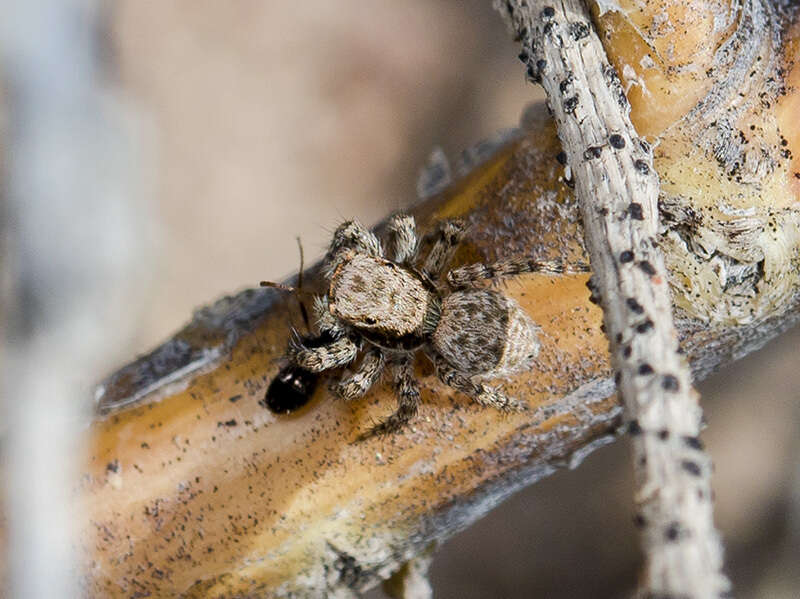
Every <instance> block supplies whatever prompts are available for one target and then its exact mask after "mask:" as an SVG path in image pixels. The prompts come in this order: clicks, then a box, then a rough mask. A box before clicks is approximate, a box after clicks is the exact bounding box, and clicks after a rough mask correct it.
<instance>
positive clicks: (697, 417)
mask: <svg viewBox="0 0 800 599" xmlns="http://www.w3.org/2000/svg"><path fill="white" fill-rule="evenodd" d="M552 4H553V5H552V6H551V5H550V3H549V2H545V1H542V2H527V1H525V0H520V1H518V0H508V1H503V2H497V3H496V6H497V7H498V8H499V9H500V10H501V12H503V13H504V15H505V17H506V19H507V20H508V22H509V24H510V25H511V27H512V29H513V31H514V32H515V33H516V35H517V36H518V37H519V38H520V39H521V43H522V47H523V55H524V59H525V61H526V62H527V66H528V69H529V72H530V73H533V75H534V78H535V79H536V80H537V81H538V82H540V83H541V84H542V86H543V87H544V89H545V91H546V93H547V98H548V102H549V106H550V108H551V111H552V113H553V116H554V118H555V121H556V125H557V128H558V134H559V137H560V139H561V142H562V145H563V147H564V150H565V152H566V155H567V161H568V164H569V165H570V167H571V169H572V174H573V176H574V178H575V183H576V196H577V199H578V201H579V204H580V206H581V213H582V215H583V224H584V229H585V233H586V240H587V246H588V250H589V255H590V256H591V262H592V270H593V271H594V275H593V276H592V290H593V293H594V294H595V298H596V299H597V300H599V301H600V303H601V304H602V306H603V312H604V317H605V318H604V322H605V327H606V330H607V332H608V337H609V341H610V346H611V354H612V356H613V360H612V362H613V364H614V369H615V371H616V375H615V380H616V381H617V386H618V388H619V389H620V391H621V394H622V399H623V403H624V405H625V412H626V416H627V418H628V420H629V422H630V425H629V430H630V432H631V434H632V437H633V444H632V445H633V463H634V472H635V479H636V485H637V488H636V492H635V496H634V499H635V502H636V504H637V510H638V512H639V513H638V516H637V519H638V522H639V523H641V526H642V540H643V544H644V551H645V557H646V559H645V576H644V581H643V588H642V590H641V593H642V595H643V596H644V595H646V596H653V595H657V596H660V595H667V596H685V597H718V596H720V595H721V594H722V593H723V592H725V591H727V590H729V588H730V583H729V582H728V580H727V579H726V578H725V576H724V575H723V574H722V546H721V543H720V540H719V535H718V533H717V531H716V529H715V527H714V522H713V510H712V501H711V497H712V494H711V461H710V459H709V458H708V456H707V455H706V454H705V453H704V452H703V450H702V446H701V444H700V442H699V440H698V436H699V434H700V424H701V417H702V413H701V411H700V407H699V404H698V399H699V396H698V394H697V392H696V391H695V390H694V388H693V387H692V383H691V377H690V374H689V367H688V364H687V363H686V361H685V360H684V359H683V357H681V356H680V355H679V353H678V351H679V347H678V339H677V331H676V329H675V326H674V324H673V320H672V309H671V297H670V292H669V287H668V285H667V281H668V276H667V270H666V268H665V266H664V259H663V256H662V254H661V250H660V248H659V245H658V240H657V236H658V229H659V226H658V220H659V218H658V205H657V201H658V194H659V186H658V177H657V175H656V173H655V172H654V170H653V163H652V153H651V150H650V145H649V144H648V143H647V142H646V141H645V140H643V139H642V138H640V137H639V135H638V134H637V132H636V130H635V129H634V127H633V124H632V123H631V121H630V118H629V116H628V115H629V110H630V106H629V104H628V102H627V99H626V98H625V94H624V92H623V90H622V86H621V84H620V81H619V78H618V77H617V74H616V72H615V71H614V69H613V68H612V67H611V65H610V64H609V63H608V60H607V59H606V56H605V51H604V49H603V46H602V44H601V43H600V39H599V38H598V37H597V35H596V33H595V32H594V29H593V27H592V25H591V18H590V15H589V11H588V8H586V6H585V5H584V4H583V3H582V2H581V1H580V0H564V1H563V2H553V3H552Z"/></svg>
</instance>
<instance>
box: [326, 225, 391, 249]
mask: <svg viewBox="0 0 800 599" xmlns="http://www.w3.org/2000/svg"><path fill="white" fill-rule="evenodd" d="M342 249H353V250H355V251H357V252H360V253H362V254H367V255H369V256H375V257H376V258H377V257H380V256H383V248H382V247H381V242H380V241H379V240H378V238H377V237H375V235H373V234H372V232H371V231H369V230H368V229H366V228H365V227H364V225H362V224H361V223H359V222H358V221H355V220H350V221H347V222H345V223H342V224H341V225H339V227H338V228H337V229H336V231H335V232H334V233H333V241H332V242H331V247H330V249H329V250H328V253H329V255H333V254H336V253H337V252H338V251H339V250H342Z"/></svg>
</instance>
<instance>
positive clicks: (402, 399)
mask: <svg viewBox="0 0 800 599" xmlns="http://www.w3.org/2000/svg"><path fill="white" fill-rule="evenodd" d="M391 370H392V377H393V379H394V386H395V392H396V393H397V411H396V412H395V413H394V414H392V415H391V416H389V418H387V419H386V420H384V421H383V422H381V423H380V424H378V425H377V426H374V427H372V428H371V429H370V430H368V431H367V432H365V433H362V434H361V435H359V437H358V438H357V439H356V441H364V440H366V439H369V438H370V437H375V436H377V435H388V434H391V433H396V432H398V431H400V430H402V429H403V428H404V427H405V426H406V425H407V424H408V423H409V421H410V420H411V419H412V418H413V417H414V416H415V415H416V414H417V410H418V409H419V385H418V384H417V381H416V379H415V378H414V369H413V368H412V362H411V358H410V357H409V356H404V357H403V358H399V359H398V360H397V361H396V362H393V363H392V364H391Z"/></svg>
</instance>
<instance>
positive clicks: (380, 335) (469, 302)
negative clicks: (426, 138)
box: [287, 214, 588, 440]
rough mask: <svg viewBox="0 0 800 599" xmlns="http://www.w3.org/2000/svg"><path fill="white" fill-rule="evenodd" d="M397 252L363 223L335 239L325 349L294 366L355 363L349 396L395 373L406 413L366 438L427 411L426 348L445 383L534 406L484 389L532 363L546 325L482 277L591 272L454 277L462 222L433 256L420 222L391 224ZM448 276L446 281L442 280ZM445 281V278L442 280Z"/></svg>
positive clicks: (322, 300)
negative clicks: (422, 385)
mask: <svg viewBox="0 0 800 599" xmlns="http://www.w3.org/2000/svg"><path fill="white" fill-rule="evenodd" d="M388 230H389V233H390V251H389V253H388V257H387V254H385V253H384V250H383V247H382V245H381V242H380V241H379V240H378V238H377V237H376V236H375V235H373V234H372V233H371V232H370V231H368V230H367V229H365V228H364V227H363V226H362V225H360V224H359V223H358V222H356V221H349V222H345V223H344V224H342V225H341V226H340V227H339V228H338V229H336V232H335V233H334V235H333V241H332V243H331V245H330V248H329V250H328V252H327V254H326V256H325V260H324V264H323V273H324V276H325V278H326V280H327V282H328V283H329V286H328V292H327V293H326V294H325V295H323V296H321V297H320V296H317V297H315V298H314V307H313V313H314V318H315V321H316V324H317V327H318V329H319V331H320V335H322V336H325V337H327V339H326V341H325V342H324V343H320V344H317V343H315V344H313V345H312V344H304V343H303V340H302V339H301V338H299V337H297V336H295V337H294V338H293V339H292V340H291V341H290V344H289V350H288V352H287V357H288V360H289V364H290V365H293V366H296V367H298V368H301V369H304V370H306V371H309V372H312V373H319V372H323V371H326V370H330V369H333V368H340V367H345V366H348V365H351V364H353V363H354V362H355V361H356V359H357V358H358V356H359V354H362V357H361V360H360V362H359V363H358V365H357V366H356V367H355V369H354V371H353V372H351V373H348V374H346V375H344V376H342V377H341V378H340V379H339V380H337V381H335V382H334V383H333V384H332V388H333V390H334V392H335V393H336V394H337V395H339V396H340V397H342V398H343V399H345V400H353V399H356V398H359V397H361V396H363V395H364V394H365V393H366V392H367V391H368V390H369V389H370V388H371V387H372V386H373V385H374V384H375V383H376V382H377V381H378V379H379V378H380V376H381V373H382V372H383V371H384V369H386V368H387V367H388V369H389V371H390V372H391V375H392V381H393V383H394V388H395V391H396V394H397V400H398V407H397V410H396V411H395V412H394V414H392V415H391V416H390V417H389V418H388V419H386V420H385V421H383V422H381V423H380V424H378V425H377V426H375V427H373V428H372V429H371V430H369V431H368V432H366V433H364V434H362V435H361V436H360V437H359V439H358V440H364V439H366V438H369V437H371V436H374V435H380V434H389V433H394V432H397V431H399V430H401V429H402V428H403V427H404V426H405V425H406V424H408V422H409V421H410V420H411V419H412V418H413V417H414V416H415V414H416V413H417V410H418V408H419V401H420V394H419V385H418V383H417V381H416V380H415V378H414V373H413V358H414V355H415V354H416V353H417V352H418V351H422V352H423V353H424V354H425V355H426V356H427V357H428V358H429V359H430V360H431V361H432V362H433V364H434V366H435V369H436V374H437V376H438V378H439V379H440V380H441V381H442V382H443V383H444V384H445V385H448V386H450V387H452V388H454V389H456V390H457V391H460V392H462V393H464V394H465V395H467V396H469V397H471V398H472V399H473V400H475V401H476V402H477V403H479V404H481V405H483V406H491V407H493V408H496V409H498V410H502V411H506V412H510V411H521V410H524V409H525V407H526V404H524V403H523V402H521V401H518V400H515V399H512V398H510V397H508V396H507V395H505V394H504V393H503V392H502V391H501V390H499V389H496V388H494V387H490V386H486V385H484V384H483V382H482V381H483V380H484V379H490V378H497V377H502V376H506V375H509V374H512V373H514V372H519V371H521V370H524V369H527V368H529V367H530V365H531V362H532V360H533V358H535V357H536V355H537V354H538V352H539V348H540V342H539V336H538V330H539V329H538V327H537V326H536V324H535V323H534V322H533V320H532V319H531V318H530V316H528V314H527V313H526V312H525V311H524V310H523V309H522V308H521V307H520V306H519V304H517V302H515V301H514V300H513V299H511V298H509V297H506V296H505V295H504V294H503V293H501V292H500V291H497V290H494V289H491V288H487V287H485V286H482V285H481V282H482V281H485V280H492V279H498V278H501V277H510V276H514V275H518V274H521V273H527V272H541V273H549V274H558V273H563V272H565V271H568V272H586V271H587V270H588V267H587V266H586V265H583V264H578V265H576V266H573V267H570V268H568V269H565V268H564V266H563V265H562V264H560V263H559V262H551V261H537V260H530V259H525V258H518V259H508V260H500V261H497V262H494V263H492V264H480V263H479V264H472V265H469V266H462V267H460V268H456V269H454V270H450V271H448V272H446V273H445V268H446V267H447V264H448V262H449V259H450V256H451V254H452V252H453V250H454V249H455V247H456V246H457V245H458V244H459V243H460V241H461V239H462V238H463V236H464V233H465V227H464V225H463V224H462V223H461V222H458V221H443V222H441V223H440V224H439V226H438V228H437V230H436V232H435V234H434V242H433V245H432V247H431V249H430V251H429V252H428V254H427V256H426V257H425V259H424V260H420V259H418V249H419V242H418V238H417V232H416V224H415V222H414V219H413V217H411V216H408V215H403V214H398V215H395V216H393V217H392V218H391V219H390V221H389V223H388ZM443 275H444V276H443ZM442 279H444V280H442Z"/></svg>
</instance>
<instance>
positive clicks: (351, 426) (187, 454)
mask: <svg viewBox="0 0 800 599" xmlns="http://www.w3.org/2000/svg"><path fill="white" fill-rule="evenodd" d="M542 108H543V107H542V106H538V107H535V108H534V110H532V111H531V112H530V113H529V116H530V117H531V118H529V120H528V123H527V126H526V130H525V131H524V132H521V133H518V134H517V135H516V137H514V138H513V139H511V140H509V141H507V142H505V143H504V144H503V145H501V146H500V147H498V148H496V150H495V152H494V154H493V155H492V157H491V158H490V159H489V160H488V161H487V162H486V163H485V164H483V165H482V166H480V167H477V168H474V169H473V170H472V172H471V174H470V175H469V176H468V177H467V178H466V179H464V180H462V181H460V182H458V183H457V184H456V185H455V186H452V187H451V188H449V189H448V191H447V192H445V193H444V194H443V195H440V196H437V197H435V198H432V199H430V200H428V201H426V202H425V203H424V204H421V205H419V206H418V207H417V208H415V209H414V210H413V213H414V215H415V216H416V217H417V219H418V221H419V222H420V226H421V227H422V228H423V230H425V229H429V228H430V226H431V224H432V223H433V222H434V221H436V220H438V219H441V218H447V217H451V216H462V217H464V218H467V219H468V220H469V221H470V222H471V223H472V225H473V226H472V229H471V234H470V237H469V238H468V240H467V242H466V244H465V246H464V247H463V248H462V250H461V251H460V252H459V254H458V255H457V257H456V259H457V261H459V262H467V261H472V260H475V259H486V260H489V259H493V258H496V257H499V256H502V255H504V256H510V255H516V254H520V253H522V252H523V251H524V250H525V248H536V251H537V252H539V254H540V255H541V257H542V258H544V257H550V256H564V257H565V258H567V259H568V260H577V259H580V258H581V257H582V252H583V250H582V245H581V243H582V241H581V240H582V231H581V228H580V224H579V222H580V213H579V210H578V207H577V204H575V202H574V201H573V200H572V198H571V192H570V189H569V187H568V186H567V185H565V184H564V182H563V179H562V178H561V174H562V173H563V169H562V167H561V165H560V164H559V163H558V161H557V159H556V156H557V154H558V152H559V147H560V146H559V142H558V139H557V137H556V135H555V131H554V129H553V128H552V125H551V124H550V123H549V122H548V120H547V119H546V116H545V115H544V113H543V110H542ZM314 272H315V271H314V269H312V270H311V271H310V272H309V273H308V274H309V276H310V280H312V285H313V278H314ZM585 282H586V277H559V278H550V277H542V276H528V277H522V278H520V280H519V281H513V282H511V283H509V285H508V288H507V291H508V293H509V294H511V295H512V296H514V297H515V298H516V299H518V300H519V301H520V302H521V303H522V305H523V306H524V307H525V308H526V310H528V311H529V312H530V314H531V316H532V317H533V318H534V319H535V320H536V321H537V322H538V323H540V324H541V326H542V338H543V342H544V346H543V348H542V352H541V354H540V356H541V357H540V360H539V363H538V365H537V369H536V371H535V372H532V373H530V374H527V375H522V376H519V377H517V378H515V379H514V380H513V381H510V382H508V383H507V384H506V388H507V390H508V391H510V392H511V393H512V394H515V395H517V396H520V397H525V398H526V399H527V400H528V402H529V403H530V405H531V406H532V408H533V409H532V411H531V413H530V414H528V415H514V416H507V417H506V416H502V415H499V414H497V413H495V412H492V411H487V410H485V409H480V408H478V407H476V406H474V405H472V404H471V403H470V402H469V401H468V400H466V399H465V398H463V397H461V396H459V395H458V394H454V393H452V392H451V391H450V390H448V389H447V388H443V387H441V386H440V385H439V384H438V383H437V382H436V381H435V378H434V377H433V376H432V372H431V369H430V367H429V366H428V365H427V363H426V362H425V361H424V360H420V361H419V363H418V368H417V373H418V375H419V376H420V378H421V380H422V383H423V391H422V397H423V407H422V409H421V413H420V416H419V418H418V419H417V421H416V422H415V425H414V426H413V428H412V429H411V430H409V431H408V432H407V433H405V434H403V435H398V436H395V437H392V438H390V439H387V440H383V441H379V440H376V441H374V442H371V443H368V444H362V445H351V444H350V443H349V442H350V441H351V440H352V439H354V438H355V436H356V435H357V434H358V433H359V432H361V431H363V430H364V429H365V428H367V427H369V426H370V424H371V423H372V422H374V421H375V420H377V419H379V418H381V417H382V416H385V415H386V414H387V413H388V412H389V411H391V409H392V407H393V405H394V398H393V397H392V393H391V390H390V389H388V388H385V387H383V388H381V389H378V390H377V391H376V392H375V393H373V394H371V395H370V396H369V398H367V399H366V400H364V401H362V402H356V403H349V404H343V403H342V402H338V401H336V400H335V399H333V398H332V397H331V396H329V395H328V393H327V392H326V391H325V390H324V389H321V390H320V391H319V392H318V393H317V395H316V396H315V398H314V400H313V401H312V402H311V403H310V404H309V405H308V406H306V407H305V408H303V409H301V410H300V411H298V412H297V413H295V414H293V415H289V416H274V415H272V414H270V413H269V412H267V411H266V410H264V409H263V408H262V407H261V406H259V404H258V401H259V400H260V399H261V397H262V396H263V393H264V389H265V386H266V383H267V382H268V381H269V380H270V379H271V377H273V376H274V375H275V373H276V372H277V370H278V367H279V363H278V362H277V358H278V357H279V356H280V355H281V354H282V353H283V351H284V349H285V346H286V338H287V334H288V323H289V322H290V321H291V320H292V318H295V319H298V320H299V315H297V314H296V310H297V307H296V304H294V302H293V300H292V299H291V298H288V297H286V296H285V295H284V294H281V293H279V292H276V291H274V290H250V291H246V292H244V293H242V294H240V295H239V296H237V297H236V298H231V299H226V300H222V301H220V302H218V303H217V304H215V305H214V306H211V307H209V308H206V309H204V310H201V311H199V312H198V314H197V316H196V318H195V319H194V321H193V322H192V323H191V324H190V325H189V326H187V327H186V328H185V329H184V330H183V331H181V332H180V333H178V335H176V337H174V338H173V339H172V340H170V341H169V342H167V344H165V345H164V346H162V347H161V348H159V349H158V350H156V351H155V352H153V353H152V354H151V355H149V356H145V357H143V358H142V359H140V360H139V361H138V362H136V363H134V364H132V365H131V366H130V367H128V368H126V369H123V370H121V371H119V372H118V373H117V374H116V375H114V376H113V377H111V379H109V381H108V382H107V385H106V387H105V389H104V393H103V394H102V399H103V400H108V401H110V402H111V403H113V402H115V401H117V402H121V403H122V404H124V403H125V398H126V397H129V396H138V397H139V399H140V400H143V401H144V402H145V403H139V404H137V405H136V406H134V407H132V408H130V409H127V410H120V409H112V410H111V413H109V414H107V415H106V417H105V419H104V420H99V421H98V422H96V423H95V424H93V425H92V427H91V429H90V431H89V432H90V435H91V440H92V448H91V456H92V457H91V461H90V463H89V464H88V466H87V470H86V474H85V476H84V478H83V483H82V493H83V495H84V497H85V498H86V499H87V501H88V502H89V505H90V514H91V523H90V525H89V526H88V528H87V531H86V536H85V544H84V551H85V553H86V556H87V558H86V559H87V564H90V565H91V566H92V567H91V568H90V570H89V572H90V576H89V577H88V578H87V582H86V584H87V589H88V591H89V594H90V595H92V596H128V595H130V594H131V593H133V592H137V591H138V592H142V593H145V592H150V593H153V594H155V595H159V594H160V595H164V594H170V595H174V594H179V593H183V594H184V595H185V596H197V597H201V596H202V597H206V596H209V597H229V596H234V595H236V594H237V593H238V594H245V595H247V594H255V593H263V594H264V595H265V596H274V597H291V596H296V597H308V596H325V594H328V595H329V596H333V593H345V592H347V591H348V589H357V590H363V589H366V588H368V587H371V586H373V585H375V584H377V583H378V582H379V580H380V579H381V578H386V577H388V576H389V575H390V574H391V573H392V572H394V571H396V570H398V569H399V568H400V567H401V566H402V565H403V563H404V562H405V561H406V560H408V559H409V558H410V557H412V556H414V555H416V554H417V553H418V552H420V551H422V550H424V549H425V548H426V547H428V546H429V544H430V542H431V541H434V540H442V539H445V538H447V537H449V536H450V535H452V534H454V533H455V532H457V531H458V530H460V529H461V528H463V527H464V526H467V525H468V524H469V523H470V522H473V521H474V520H475V519H477V518H479V517H480V516H481V515H482V514H484V513H485V512H486V511H487V510H489V509H491V508H492V507H493V506H495V505H496V504H497V503H498V502H500V501H502V499H503V498H504V497H507V496H508V495H509V494H510V493H512V492H513V491H514V490H516V489H518V488H520V487H521V486H523V485H527V484H530V483H532V482H533V481H535V480H538V479H539V478H541V477H543V476H546V475H548V474H550V473H552V472H553V471H554V470H555V469H557V468H560V467H566V466H575V465H577V464H578V463H580V461H581V459H582V458H583V457H584V456H585V455H586V454H587V453H589V452H590V451H592V449H594V448H595V447H597V446H598V445H600V444H603V443H606V442H608V441H610V440H612V439H613V435H614V434H615V432H616V430H617V428H618V426H619V424H620V407H619V406H618V404H617V403H616V400H615V399H614V397H613V389H614V385H613V381H612V380H611V376H610V365H609V363H608V359H607V355H606V349H605V348H606V340H605V337H604V335H603V334H602V333H601V331H600V311H599V310H598V309H597V308H596V307H595V306H593V305H592V304H591V303H590V302H589V301H588V297H589V294H588V291H587V290H586V287H585ZM792 306H793V308H792V309H791V310H788V311H786V312H783V313H781V314H780V315H775V316H773V317H772V318H769V319H766V320H764V321H763V322H759V323H757V324H754V323H751V324H746V325H739V326H731V327H728V328H726V329H725V330H721V331H715V332H710V331H709V330H708V329H707V327H705V326H703V325H702V324H701V323H698V322H696V321H694V322H690V321H686V322H684V323H683V328H682V330H681V333H682V338H683V347H684V348H685V349H686V350H687V352H688V355H689V358H690V360H691V362H692V365H693V367H694V369H695V371H696V373H697V374H698V375H699V376H702V375H704V374H706V373H708V372H709V371H710V370H712V369H714V368H715V367H717V366H718V365H719V364H724V363H727V362H729V361H730V360H731V359H733V357H734V356H740V355H744V354H746V353H748V352H749V351H752V350H753V349H755V348H757V347H759V346H760V345H761V344H763V343H764V342H765V341H766V340H767V339H769V338H771V337H773V336H774V335H776V334H778V333H779V332H780V331H781V330H783V329H785V328H787V327H789V326H791V324H793V323H794V322H796V321H797V319H798V316H800V314H798V311H797V304H796V303H795V304H792ZM190 368H195V373H197V372H203V374H200V375H197V374H195V375H187V374H185V373H186V371H187V370H188V369H190ZM179 372H183V373H184V374H183V375H182V377H183V378H181V377H180V376H178V377H176V376H173V375H175V374H176V373H179ZM176 385H182V386H184V387H185V388H183V389H182V390H176ZM144 390H147V394H145V395H142V392H143V391H144ZM159 394H161V395H159ZM154 399H160V401H153V402H151V403H146V402H147V401H150V400H154ZM104 405H105V404H104Z"/></svg>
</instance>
